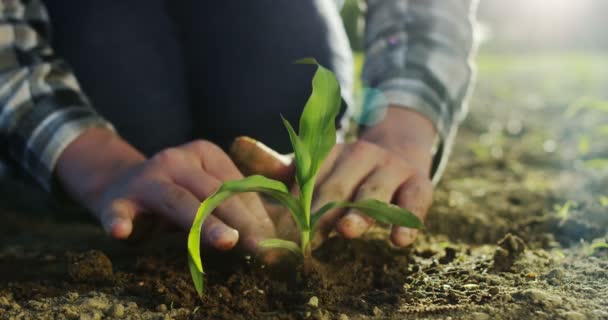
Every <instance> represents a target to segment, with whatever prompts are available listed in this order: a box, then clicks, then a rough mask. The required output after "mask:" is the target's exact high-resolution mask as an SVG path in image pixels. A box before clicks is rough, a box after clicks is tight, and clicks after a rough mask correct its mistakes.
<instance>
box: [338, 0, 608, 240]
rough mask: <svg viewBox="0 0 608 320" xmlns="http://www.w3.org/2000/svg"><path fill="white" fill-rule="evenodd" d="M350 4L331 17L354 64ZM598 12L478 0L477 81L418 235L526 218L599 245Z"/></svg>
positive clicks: (356, 41) (607, 112)
mask: <svg viewBox="0 0 608 320" xmlns="http://www.w3.org/2000/svg"><path fill="white" fill-rule="evenodd" d="M362 4H363V2H362V1H356V0H347V1H346V2H345V6H344V8H343V12H342V14H343V18H344V21H345V25H346V28H347V31H348V34H349V37H350V39H351V42H352V45H353V50H355V52H356V61H357V63H358V65H357V66H358V67H359V68H360V64H361V63H362V61H363V60H364V56H363V53H362V42H361V34H362V30H363V21H362V15H361V12H362V11H361V9H362V8H364V6H362ZM606 12H608V1H604V0H577V1H574V0H551V1H548V0H510V1H504V0H481V1H479V7H478V15H477V17H478V27H477V37H478V39H479V41H478V42H479V50H478V54H477V56H476V58H475V64H476V69H477V81H476V83H475V90H474V92H473V95H472V97H471V100H470V103H469V110H470V111H469V115H468V117H467V119H466V120H465V121H464V123H463V124H462V126H461V127H460V130H459V134H458V137H457V139H456V145H455V147H454V150H453V153H452V156H451V159H450V162H449V164H448V168H447V171H446V173H445V175H444V176H443V178H442V180H441V182H440V184H439V186H438V188H437V191H436V192H435V204H434V209H432V215H433V217H434V219H431V220H430V221H429V229H430V230H433V231H434V232H437V233H444V234H452V235H454V237H455V238H459V239H461V240H465V241H471V239H470V238H468V237H473V238H474V239H475V241H484V240H486V241H488V240H489V241H491V240H494V239H493V238H492V236H491V233H492V232H494V231H495V230H494V229H495V228H496V227H495V226H496V225H501V224H504V225H507V226H508V225H513V222H514V221H518V220H519V221H533V220H538V221H543V222H542V223H538V225H544V226H545V227H543V228H545V229H543V230H551V237H554V238H555V239H557V241H559V242H560V243H562V244H568V243H569V244H572V243H579V241H581V242H580V243H583V247H584V246H585V243H586V242H585V241H587V242H588V243H591V242H596V243H604V244H605V243H606V241H607V240H606V238H604V239H601V238H596V237H601V236H602V235H605V234H606V232H607V230H608V214H607V213H608V35H606V30H608V19H606V18H605V14H606ZM435 221H440V222H441V223H439V222H437V223H436V222H435ZM462 221H467V222H468V223H462ZM471 225H480V226H483V228H480V230H482V231H479V233H477V234H476V233H475V232H473V231H472V228H471ZM523 225H525V223H524V224H523ZM483 230H488V233H487V234H486V233H485V231H483ZM493 230H494V231H493ZM507 230H512V232H516V233H517V234H519V235H520V236H522V237H528V239H530V233H535V232H537V231H534V230H528V227H527V226H518V227H514V229H507ZM541 232H542V231H541ZM472 233H473V234H475V235H473V236H472V235H471V234H472ZM498 234H499V233H498ZM552 241H553V240H551V241H548V242H547V243H552ZM545 245H546V243H545V244H543V245H542V246H545Z"/></svg>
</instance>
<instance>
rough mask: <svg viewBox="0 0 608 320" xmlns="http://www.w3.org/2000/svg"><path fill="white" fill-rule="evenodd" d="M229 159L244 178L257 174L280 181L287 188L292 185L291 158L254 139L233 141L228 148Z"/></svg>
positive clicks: (292, 169)
mask: <svg viewBox="0 0 608 320" xmlns="http://www.w3.org/2000/svg"><path fill="white" fill-rule="evenodd" d="M230 157H231V158H232V161H234V163H235V164H236V166H237V167H238V168H239V170H240V171H241V172H242V173H243V174H244V175H245V176H249V175H253V174H259V175H263V176H265V177H267V178H271V179H275V180H279V181H282V182H284V183H285V184H287V185H288V186H289V185H291V184H292V183H293V179H294V170H295V167H294V162H293V157H292V156H291V155H282V154H280V153H278V152H276V151H274V150H272V149H270V148H269V147H268V146H266V145H264V144H263V143H261V142H259V141H257V140H255V139H252V138H249V137H238V138H236V139H234V142H233V143H232V146H231V147H230Z"/></svg>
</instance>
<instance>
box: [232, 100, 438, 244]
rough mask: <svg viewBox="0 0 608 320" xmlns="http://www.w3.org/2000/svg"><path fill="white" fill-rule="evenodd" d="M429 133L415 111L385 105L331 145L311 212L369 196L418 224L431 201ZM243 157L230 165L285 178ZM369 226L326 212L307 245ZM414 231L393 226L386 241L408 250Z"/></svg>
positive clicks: (349, 215) (281, 169)
mask: <svg viewBox="0 0 608 320" xmlns="http://www.w3.org/2000/svg"><path fill="white" fill-rule="evenodd" d="M435 135H436V132H435V129H434V127H433V125H432V124H431V122H430V121H429V120H427V119H426V118H424V117H423V116H422V115H420V114H419V113H417V112H415V111H411V110H408V109H405V108H401V107H389V109H388V111H387V114H386V116H385V118H384V120H382V121H381V122H380V123H378V124H376V125H374V126H373V127H370V128H367V129H366V130H364V131H363V132H362V134H361V136H360V139H359V140H358V141H356V142H354V143H350V144H337V145H336V146H335V147H334V149H333V150H332V152H331V153H330V155H329V156H328V157H327V159H326V160H325V162H324V163H323V166H322V168H321V170H320V172H319V175H318V177H317V188H316V192H315V195H314V199H313V204H312V210H313V212H314V211H315V210H317V209H319V208H320V207H322V206H323V205H324V204H326V203H328V202H331V201H340V200H347V201H348V200H363V199H369V198H373V199H377V200H381V201H386V202H392V203H394V204H396V205H398V206H400V207H403V208H406V209H408V210H410V211H411V212H412V213H414V214H415V215H417V216H418V217H419V218H420V219H421V220H424V218H425V217H426V214H427V212H428V209H429V207H430V205H431V202H432V192H433V185H432V183H431V178H430V169H431V161H432V154H431V149H432V146H433V142H434V139H435ZM241 154H242V153H241ZM248 154H249V157H248V159H247V160H248V161H235V162H236V163H237V164H239V163H240V164H241V166H243V165H245V166H247V165H248V164H247V163H249V164H254V163H257V164H258V165H255V168H253V167H252V168H251V169H250V170H245V171H249V173H258V174H263V175H266V176H268V177H270V178H275V179H279V180H283V181H285V180H288V179H289V177H290V174H289V172H290V171H289V170H287V169H286V167H285V165H284V166H280V165H278V163H279V162H273V161H268V158H266V159H265V160H266V161H264V162H263V163H265V164H269V163H273V165H268V166H266V165H264V166H259V163H260V162H259V161H256V160H260V159H256V158H255V157H251V155H253V154H254V153H251V152H250V153H248ZM282 163H284V161H283V162H282ZM277 168H278V169H277ZM252 171H255V172H252ZM291 176H293V169H292V171H291ZM281 220H283V219H281ZM373 222H374V221H373V219H371V218H369V217H368V216H366V215H363V214H361V213H359V212H357V211H356V210H352V209H349V210H345V209H335V210H332V211H330V212H327V213H326V214H325V215H324V216H323V217H322V218H321V219H320V220H319V223H318V225H317V228H318V229H317V231H316V233H315V238H314V239H313V240H312V244H313V247H314V246H317V245H319V244H320V243H321V242H322V241H324V240H325V239H326V238H327V237H328V236H329V233H330V232H331V231H332V230H333V229H335V230H336V231H337V232H338V233H340V234H341V235H342V236H344V237H345V238H349V239H351V238H357V237H360V236H361V235H363V234H364V233H365V232H366V231H367V230H368V229H369V228H370V227H371V226H372V224H373ZM281 225H285V223H279V224H278V225H277V229H278V230H279V233H281V231H280V230H281V229H284V228H281ZM417 233H418V231H417V230H415V229H409V228H404V227H400V226H393V227H392V231H391V236H390V239H391V241H392V242H393V244H395V245H396V246H401V247H403V246H408V245H410V244H411V243H412V242H413V241H414V239H415V238H416V235H417Z"/></svg>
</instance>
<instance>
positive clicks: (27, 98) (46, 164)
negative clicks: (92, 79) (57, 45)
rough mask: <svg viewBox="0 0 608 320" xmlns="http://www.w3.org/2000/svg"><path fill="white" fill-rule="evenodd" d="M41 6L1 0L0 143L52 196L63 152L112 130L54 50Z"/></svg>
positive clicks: (33, 2) (36, 1)
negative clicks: (100, 130)
mask: <svg viewBox="0 0 608 320" xmlns="http://www.w3.org/2000/svg"><path fill="white" fill-rule="evenodd" d="M49 31H50V27H49V18H48V15H47V13H46V10H45V8H44V6H43V5H42V3H41V1H39V0H29V1H25V0H23V1H19V0H0V143H1V144H2V148H3V150H4V151H8V155H9V156H10V157H11V158H12V159H14V160H16V161H17V162H18V163H20V164H21V166H22V167H23V168H24V169H25V170H26V171H28V172H29V173H30V174H31V175H32V176H33V177H34V178H36V180H38V181H39V182H40V183H41V184H42V185H43V186H44V187H45V188H46V189H47V190H48V189H50V188H51V185H52V183H51V181H52V176H53V170H54V168H55V164H56V162H57V159H58V158H59V155H60V154H61V153H62V151H63V150H64V149H65V148H66V147H67V146H68V145H69V144H70V143H71V142H72V141H73V140H74V139H76V137H78V136H79V135H80V134H81V133H82V132H83V131H85V130H87V129H89V128H91V127H104V128H109V129H110V130H113V129H112V126H111V125H110V124H109V123H108V122H106V121H105V120H104V119H103V118H101V117H100V116H99V115H98V114H97V113H96V112H95V111H94V110H93V108H92V107H91V105H90V103H89V101H88V99H87V98H86V96H85V95H84V94H83V93H82V91H81V89H80V87H79V85H78V82H77V80H76V78H75V77H74V75H73V74H72V72H71V70H70V69H69V67H68V66H67V65H66V64H65V62H64V61H63V60H61V59H60V58H58V57H57V56H56V55H55V53H54V52H53V50H52V48H51V47H50V46H49Z"/></svg>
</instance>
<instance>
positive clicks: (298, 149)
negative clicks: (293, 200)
mask: <svg viewBox="0 0 608 320" xmlns="http://www.w3.org/2000/svg"><path fill="white" fill-rule="evenodd" d="M281 119H283V124H284V125H285V128H287V132H289V139H290V140H291V145H292V146H293V151H294V154H295V161H296V179H297V182H298V185H299V186H302V185H303V184H304V183H305V182H306V181H307V180H308V178H309V176H310V169H311V168H310V163H311V159H310V153H309V152H308V149H307V148H306V146H304V144H303V143H302V139H300V137H298V135H297V134H296V132H295V131H294V130H293V127H292V126H291V124H290V123H289V121H287V119H285V118H283V116H281Z"/></svg>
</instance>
